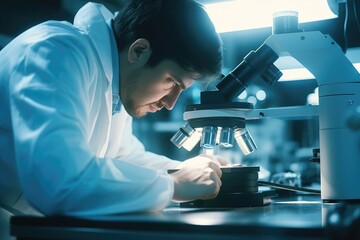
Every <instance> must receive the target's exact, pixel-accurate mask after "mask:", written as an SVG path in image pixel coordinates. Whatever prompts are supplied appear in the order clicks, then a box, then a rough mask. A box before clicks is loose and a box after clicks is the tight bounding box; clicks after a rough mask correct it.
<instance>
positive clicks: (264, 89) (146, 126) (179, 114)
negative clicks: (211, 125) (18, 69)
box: [0, 0, 360, 183]
mask: <svg viewBox="0 0 360 240" xmlns="http://www.w3.org/2000/svg"><path fill="white" fill-rule="evenodd" d="M86 2H87V1H80V0H62V1H60V0H52V1H46V0H36V1H35V0H29V1H19V0H14V1H3V2H1V3H0V11H1V13H0V48H2V47H4V46H5V45H6V44H7V43H8V42H9V41H10V40H11V39H13V38H14V37H15V36H16V35H18V34H20V33H21V32H22V31H24V30H26V29H27V28H29V27H31V26H33V25H35V24H37V23H40V22H42V21H45V20H49V19H56V20H66V21H70V22H71V21H72V19H73V16H74V14H75V13H76V11H77V10H78V9H79V8H80V7H81V6H83V5H84V4H85V3H86ZM97 2H100V3H103V4H104V5H105V6H107V7H108V8H109V9H111V10H112V11H114V12H115V11H117V10H119V9H121V7H122V6H124V4H125V3H126V0H107V1H105V0H103V1H97ZM198 2H200V3H201V4H203V5H204V6H205V7H206V9H207V11H208V13H209V15H210V17H211V19H212V21H213V22H214V24H215V27H216V29H217V31H218V32H219V33H220V35H221V38H222V41H223V49H224V68H223V73H224V74H227V73H229V72H230V71H231V70H232V69H234V68H235V67H236V66H237V65H238V64H239V63H240V62H241V61H242V60H243V58H244V57H245V56H246V55H247V54H248V53H249V52H250V51H251V50H256V49H257V48H258V47H259V46H260V45H261V44H262V43H263V42H264V40H265V39H266V38H268V37H269V36H270V35H271V34H272V24H273V21H272V17H273V16H272V14H273V13H274V12H278V11H284V10H288V9H296V10H297V11H298V21H299V28H300V29H301V30H303V31H320V32H322V33H323V34H329V35H330V36H331V37H332V38H333V39H334V40H335V41H336V42H337V43H338V44H339V45H340V46H341V47H342V48H343V49H344V50H345V49H346V56H347V57H348V58H349V59H350V60H351V62H353V63H354V65H355V66H356V67H359V66H360V65H359V64H360V52H359V51H360V50H359V49H358V48H359V46H360V29H359V21H358V19H357V16H358V14H359V12H360V9H359V7H360V3H357V4H349V6H348V9H345V7H344V6H341V5H340V7H339V2H341V1H335V0H333V1H330V0H329V1H327V0H314V1H309V0H302V1H301V0H300V1H281V0H278V1H274V3H271V4H270V3H269V5H268V6H265V5H263V4H264V3H266V1H250V0H249V1H247V0H242V1H241V0H239V1H224V0H199V1H198ZM269 2H271V1H269ZM286 2H287V3H286ZM354 2H358V1H354ZM266 4H268V3H266ZM289 4H290V8H289ZM330 6H331V7H330ZM226 11H227V12H226ZM225 12H226V14H225ZM204 41H206V39H204ZM280 68H281V70H285V71H282V72H283V76H282V77H281V78H280V79H279V81H278V82H276V83H274V84H273V85H271V86H269V85H268V84H266V83H263V82H262V81H256V82H254V83H252V84H251V85H250V86H248V88H247V89H246V90H245V91H244V92H242V93H241V94H240V96H239V97H238V98H239V101H246V102H251V103H253V104H254V107H255V108H270V107H282V106H298V105H316V104H318V88H317V83H316V80H315V79H314V76H313V75H312V74H311V73H310V72H309V71H307V70H306V69H305V68H303V67H302V66H301V64H300V63H293V61H289V60H286V61H284V62H283V63H280ZM210 87H211V86H204V85H200V84H198V85H196V84H195V85H194V86H193V87H191V88H190V89H189V90H187V91H185V92H183V93H182V95H181V96H180V98H179V100H178V102H177V103H176V105H175V107H174V109H173V110H172V111H168V110H166V109H163V110H161V111H160V112H157V113H156V114H148V115H147V116H146V117H145V118H142V119H135V120H134V127H133V128H134V133H135V134H136V136H138V138H139V139H140V140H141V141H142V142H143V143H144V145H145V147H146V149H147V150H149V151H153V152H155V153H159V154H163V155H166V156H168V157H170V158H173V159H179V160H183V159H186V158H189V157H191V156H195V155H197V154H199V152H200V148H199V146H198V145H197V146H196V147H195V148H194V149H193V150H192V151H190V152H189V151H187V150H185V149H183V148H181V149H178V148H177V147H176V146H175V145H174V144H172V143H171V141H170V139H171V137H172V136H173V135H174V133H175V132H176V131H177V130H178V129H179V127H181V126H182V125H183V124H184V123H185V121H184V120H183V113H184V110H185V108H186V106H187V105H188V104H196V103H199V102H200V92H201V91H203V90H205V89H206V88H210ZM318 126H319V123H318V119H317V118H316V117H314V118H308V119H295V120H285V121H284V120H282V119H275V118H274V119H272V118H271V119H266V120H263V119H260V120H253V121H250V122H248V123H247V128H248V130H249V132H250V133H251V135H252V137H253V139H254V141H255V143H256V145H257V146H258V149H257V150H256V151H254V152H253V153H252V154H250V155H244V154H243V153H242V152H241V151H240V150H239V149H238V148H237V146H234V147H233V148H232V149H230V150H226V149H225V150H224V149H220V150H219V154H220V155H224V156H226V157H228V158H229V159H231V161H232V162H233V163H238V164H251V165H259V166H260V167H261V174H265V176H270V175H273V174H276V173H284V172H293V173H298V174H301V175H302V181H304V183H310V182H312V181H318V180H319V170H318V166H317V165H316V164H314V165H311V164H308V159H309V158H311V157H312V155H313V149H316V148H319V129H318V128H319V127H318Z"/></svg>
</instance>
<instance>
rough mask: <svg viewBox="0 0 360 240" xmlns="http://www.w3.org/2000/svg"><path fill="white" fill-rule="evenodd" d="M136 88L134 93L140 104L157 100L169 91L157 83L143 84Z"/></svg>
mask: <svg viewBox="0 0 360 240" xmlns="http://www.w3.org/2000/svg"><path fill="white" fill-rule="evenodd" d="M138 90H139V91H138V92H137V94H136V95H137V98H138V102H139V103H140V104H141V103H142V104H148V103H153V102H157V101H159V100H160V99H162V98H163V97H164V96H165V95H166V94H168V92H169V90H166V89H161V87H160V86H159V85H149V86H144V87H142V88H139V89H138Z"/></svg>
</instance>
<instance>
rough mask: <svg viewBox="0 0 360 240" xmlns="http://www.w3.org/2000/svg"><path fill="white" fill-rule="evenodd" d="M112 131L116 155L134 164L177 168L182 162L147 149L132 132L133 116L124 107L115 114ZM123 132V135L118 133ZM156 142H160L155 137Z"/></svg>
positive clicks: (166, 168)
mask: <svg viewBox="0 0 360 240" xmlns="http://www.w3.org/2000/svg"><path fill="white" fill-rule="evenodd" d="M112 121H113V126H112V128H111V131H110V145H113V144H114V145H117V147H118V148H117V152H116V155H115V156H116V157H117V158H119V159H121V160H123V161H127V162H131V163H133V164H136V165H139V166H143V167H147V168H151V169H157V170H165V171H166V170H168V169H172V168H176V167H177V166H178V165H179V164H180V163H181V162H180V161H176V160H172V159H169V158H167V157H165V156H162V155H159V154H155V153H152V152H149V151H146V150H145V147H144V145H143V144H142V143H141V142H140V141H139V140H138V138H137V137H136V136H134V135H133V133H132V117H131V116H130V115H128V114H127V113H126V112H125V110H124V109H122V112H121V113H120V114H115V115H114V116H113V119H112ZM120 132H121V137H120V136H119V134H118V133H120ZM154 144H158V143H157V142H156V139H154Z"/></svg>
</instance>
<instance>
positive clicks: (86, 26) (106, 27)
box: [74, 2, 121, 114]
mask: <svg viewBox="0 0 360 240" xmlns="http://www.w3.org/2000/svg"><path fill="white" fill-rule="evenodd" d="M113 18H114V15H113V14H112V13H111V12H110V11H109V10H108V9H106V8H105V7H104V6H103V5H102V4H98V3H92V2H89V3H87V4H85V5H84V6H83V7H82V8H81V9H80V10H79V11H78V12H77V14H76V15H75V18H74V25H75V26H76V27H78V28H79V29H81V30H82V31H84V32H85V33H86V34H87V35H88V36H89V37H90V39H91V41H92V42H93V44H94V46H95V48H96V51H97V53H98V55H99V58H100V61H101V64H102V66H103V69H104V72H105V76H106V78H107V79H108V81H109V83H110V84H111V86H112V104H113V108H112V113H113V114H115V113H117V112H119V111H120V108H121V103H120V96H119V53H118V49H117V45H116V41H115V37H114V34H113V30H112V26H111V20H112V19H113Z"/></svg>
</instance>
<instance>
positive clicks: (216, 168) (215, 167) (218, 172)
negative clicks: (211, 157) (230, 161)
mask: <svg viewBox="0 0 360 240" xmlns="http://www.w3.org/2000/svg"><path fill="white" fill-rule="evenodd" d="M209 166H210V167H211V169H213V170H214V172H215V173H216V175H217V176H218V177H219V178H221V176H222V171H221V169H220V166H219V165H218V164H217V163H215V162H213V161H212V162H210V164H209Z"/></svg>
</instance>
